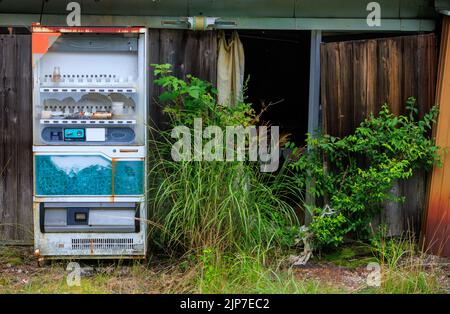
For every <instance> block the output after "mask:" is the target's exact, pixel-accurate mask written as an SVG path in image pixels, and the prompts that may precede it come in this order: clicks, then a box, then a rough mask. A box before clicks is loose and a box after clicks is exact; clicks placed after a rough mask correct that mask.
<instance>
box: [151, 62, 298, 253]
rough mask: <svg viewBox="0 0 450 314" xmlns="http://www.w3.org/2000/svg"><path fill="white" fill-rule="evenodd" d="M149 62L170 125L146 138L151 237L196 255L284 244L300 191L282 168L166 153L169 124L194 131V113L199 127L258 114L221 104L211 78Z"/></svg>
mask: <svg viewBox="0 0 450 314" xmlns="http://www.w3.org/2000/svg"><path fill="white" fill-rule="evenodd" d="M154 66H155V75H156V76H157V80H156V81H155V82H156V84H159V85H160V86H162V87H163V89H164V92H163V93H162V94H161V96H160V103H161V105H163V106H164V109H163V110H164V113H165V115H166V117H167V118H168V122H169V125H168V131H161V130H159V131H158V132H157V133H158V137H157V138H153V140H152V142H151V143H150V147H151V155H152V157H153V160H151V164H150V167H149V168H150V171H149V174H150V182H151V184H150V189H149V191H148V196H149V201H150V204H152V210H151V219H152V221H155V222H157V224H158V225H160V226H161V227H160V228H158V229H154V232H153V234H152V237H153V240H154V241H155V242H157V244H159V245H160V246H161V247H163V248H165V249H168V250H169V251H170V252H176V253H188V252H190V253H194V254H195V252H197V253H198V252H202V250H203V249H206V248H211V249H213V250H214V252H216V253H217V254H218V255H221V254H222V253H224V252H234V251H239V250H247V251H248V250H250V249H252V248H254V247H255V246H259V245H262V246H265V247H271V246H272V245H284V244H289V243H288V242H289V241H290V239H291V238H290V236H289V235H290V234H291V233H292V230H293V229H294V228H295V225H296V224H297V217H296V214H295V212H294V208H295V206H296V203H297V199H296V198H298V195H299V193H298V188H297V185H296V184H295V182H294V181H293V180H292V176H291V175H290V174H289V172H288V169H286V168H285V167H282V169H281V170H279V171H278V172H277V173H276V174H267V173H261V172H260V169H259V165H258V164H256V163H251V162H247V161H206V160H196V161H175V160H173V158H172V157H171V150H172V148H173V144H174V143H175V142H176V141H177V140H176V139H174V138H172V137H171V133H170V132H171V130H172V129H173V128H174V127H177V126H185V127H187V128H188V129H189V131H191V135H192V134H193V129H194V119H196V118H201V119H202V124H203V128H205V127H208V126H218V127H220V128H221V129H222V130H224V132H225V128H226V126H242V127H244V128H245V127H247V126H249V125H252V124H253V123H256V122H257V119H258V117H257V115H256V114H255V112H254V111H253V109H252V108H251V106H250V104H246V103H244V102H241V103H238V104H236V105H235V106H222V105H219V104H217V102H216V96H217V95H216V91H215V90H214V88H212V86H211V85H210V84H209V83H207V82H205V81H202V80H200V79H198V78H195V77H192V76H187V78H186V80H181V79H178V78H176V77H174V76H173V75H171V70H170V66H168V65H154ZM192 143H194V141H193V140H192ZM222 144H223V143H222ZM192 151H193V149H192ZM192 151H191V152H192Z"/></svg>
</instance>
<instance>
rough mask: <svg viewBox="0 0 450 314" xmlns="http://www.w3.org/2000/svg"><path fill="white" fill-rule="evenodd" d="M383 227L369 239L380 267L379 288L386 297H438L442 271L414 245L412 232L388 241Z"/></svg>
mask: <svg viewBox="0 0 450 314" xmlns="http://www.w3.org/2000/svg"><path fill="white" fill-rule="evenodd" d="M386 234H387V232H386V228H385V227H384V228H383V227H382V228H381V230H380V232H379V233H378V235H377V236H376V237H374V238H373V239H372V248H373V251H374V253H375V255H376V256H377V257H378V259H379V263H380V266H381V287H380V289H379V290H378V291H377V292H380V293H387V294H432V293H441V292H442V291H443V290H442V285H441V283H440V281H439V277H440V276H441V271H442V270H441V268H440V267H439V266H440V265H438V263H436V262H435V261H433V260H432V259H431V256H428V255H427V254H426V253H425V252H424V251H423V250H421V249H420V247H419V246H418V244H417V239H416V237H415V236H414V234H413V233H412V232H407V233H405V234H403V235H402V236H400V237H396V238H389V237H387V236H386Z"/></svg>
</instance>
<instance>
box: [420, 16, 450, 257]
mask: <svg viewBox="0 0 450 314" xmlns="http://www.w3.org/2000/svg"><path fill="white" fill-rule="evenodd" d="M436 100H437V103H438V105H439V118H438V124H437V127H436V128H435V132H434V133H435V135H436V143H437V145H439V146H440V147H442V148H448V147H450V17H447V16H446V17H444V20H443V27H442V40H441V52H440V58H439V72H438V85H437V93H436ZM443 162H444V164H443V167H435V168H434V171H433V174H432V177H431V184H430V189H429V196H428V208H427V215H426V217H427V220H426V224H425V238H424V240H425V245H426V247H427V249H428V251H429V252H430V253H434V254H438V255H443V256H447V257H450V155H449V154H448V153H447V154H443Z"/></svg>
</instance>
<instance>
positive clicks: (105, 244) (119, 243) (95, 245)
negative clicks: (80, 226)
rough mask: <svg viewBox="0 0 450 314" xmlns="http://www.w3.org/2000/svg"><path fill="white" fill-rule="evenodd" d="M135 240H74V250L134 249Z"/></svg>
mask: <svg viewBox="0 0 450 314" xmlns="http://www.w3.org/2000/svg"><path fill="white" fill-rule="evenodd" d="M133 244H134V241H133V239H126V238H123V239H72V250H114V249H116V250H125V249H130V250H132V249H133Z"/></svg>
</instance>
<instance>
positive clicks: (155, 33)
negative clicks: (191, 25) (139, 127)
mask: <svg viewBox="0 0 450 314" xmlns="http://www.w3.org/2000/svg"><path fill="white" fill-rule="evenodd" d="M149 38H150V40H149V41H150V49H149V53H150V64H164V63H170V64H172V65H173V71H174V75H176V76H178V77H180V78H184V77H185V76H186V74H192V75H194V76H196V77H198V78H200V79H203V80H207V81H209V82H212V83H213V84H215V82H216V79H217V72H216V71H217V32H216V31H208V32H193V31H184V30H158V29H151V30H150V32H149ZM151 71H152V69H151ZM153 81H154V75H153V73H150V97H151V99H150V110H149V112H150V118H151V122H152V123H151V124H152V126H153V127H157V128H164V117H163V114H162V108H161V106H160V105H159V103H158V97H159V95H160V94H161V88H160V87H159V86H157V85H155V84H154V83H153Z"/></svg>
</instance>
